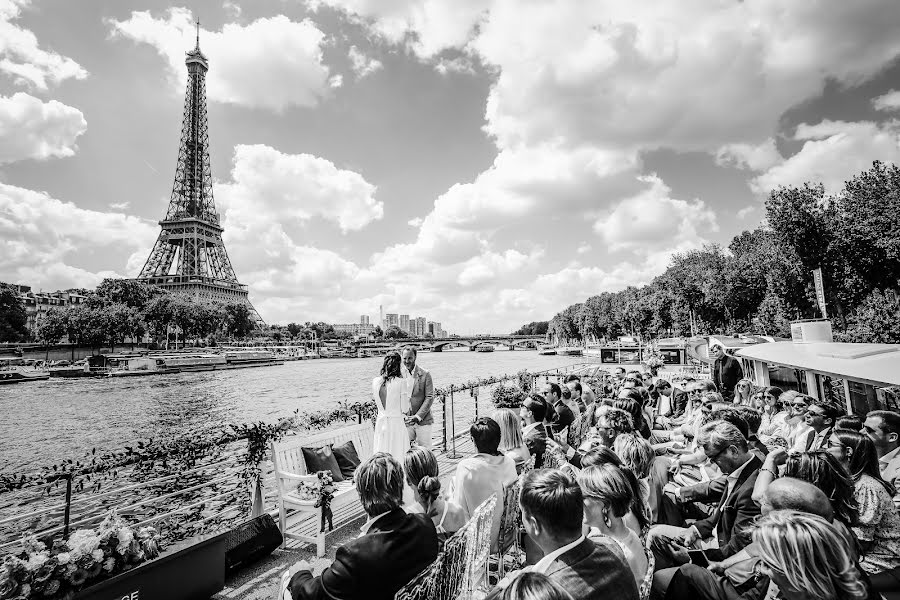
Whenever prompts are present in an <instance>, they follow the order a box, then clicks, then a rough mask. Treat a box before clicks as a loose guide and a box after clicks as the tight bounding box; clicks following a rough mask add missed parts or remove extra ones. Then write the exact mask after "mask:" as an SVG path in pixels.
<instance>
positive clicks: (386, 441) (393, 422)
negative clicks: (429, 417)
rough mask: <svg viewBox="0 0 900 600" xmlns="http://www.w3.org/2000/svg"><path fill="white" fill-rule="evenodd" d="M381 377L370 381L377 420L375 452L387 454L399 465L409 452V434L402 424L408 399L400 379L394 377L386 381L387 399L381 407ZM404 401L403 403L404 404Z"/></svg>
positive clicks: (407, 406)
mask: <svg viewBox="0 0 900 600" xmlns="http://www.w3.org/2000/svg"><path fill="white" fill-rule="evenodd" d="M381 382H382V378H381V377H376V378H375V379H373V380H372V398H373V399H374V400H375V406H377V407H378V418H377V419H376V420H375V445H374V451H375V452H387V453H388V454H390V455H392V456H393V457H394V458H396V459H397V460H398V461H399V462H400V464H401V465H402V464H403V459H404V457H405V456H406V451H407V450H409V433H408V432H407V431H406V423H404V422H403V413H404V411H405V410H409V397H408V396H407V397H406V398H404V396H406V394H405V393H404V392H406V387H405V386H404V383H403V378H402V377H394V378H392V379H389V380H388V381H387V385H386V387H387V397H386V398H385V403H384V406H382V405H381V396H380V393H379V392H380V391H381ZM404 400H405V402H404Z"/></svg>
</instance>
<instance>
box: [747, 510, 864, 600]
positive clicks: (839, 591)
mask: <svg viewBox="0 0 900 600" xmlns="http://www.w3.org/2000/svg"><path fill="white" fill-rule="evenodd" d="M753 542H754V543H755V544H756V546H757V547H758V548H759V557H760V558H761V559H762V561H763V563H764V564H765V566H766V567H767V568H768V569H770V570H773V571H777V572H778V573H779V574H781V575H782V576H783V577H784V578H785V579H786V580H787V581H788V583H789V584H790V586H791V587H792V588H794V589H795V590H797V591H804V592H806V593H807V594H808V595H809V596H811V597H813V598H821V599H822V600H862V599H863V598H866V597H867V592H866V587H865V585H864V584H863V583H862V579H861V575H860V572H859V570H857V568H856V566H855V564H854V562H853V560H852V558H851V557H850V552H849V550H848V548H847V542H846V540H844V539H843V538H842V537H841V536H840V535H839V534H838V532H837V530H836V529H835V528H834V527H833V526H832V525H831V524H830V523H829V522H828V521H826V520H825V519H823V518H822V517H820V516H818V515H811V514H808V513H801V512H797V511H794V510H776V511H773V512H771V513H769V514H768V515H766V516H765V517H762V518H761V519H760V520H759V521H758V522H757V524H756V528H755V529H754V531H753Z"/></svg>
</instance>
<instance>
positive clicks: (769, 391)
mask: <svg viewBox="0 0 900 600" xmlns="http://www.w3.org/2000/svg"><path fill="white" fill-rule="evenodd" d="M783 393H784V390H782V389H781V388H780V387H778V386H777V385H770V386H769V387H767V388H766V389H765V390H764V391H763V396H764V397H763V403H764V404H765V403H766V399H765V396H772V414H773V415H774V414H777V413H779V412H781V411H782V410H783V409H784V403H783V402H782V401H781V394H783Z"/></svg>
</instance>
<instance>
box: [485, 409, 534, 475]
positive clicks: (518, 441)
mask: <svg viewBox="0 0 900 600" xmlns="http://www.w3.org/2000/svg"><path fill="white" fill-rule="evenodd" d="M491 418H492V419H494V420H495V421H497V424H498V425H499V426H500V452H502V453H503V454H505V455H507V456H508V457H510V458H511V459H513V462H514V463H516V470H517V471H521V470H522V466H523V465H524V464H525V463H526V462H528V460H529V459H530V458H531V452H529V451H528V446H526V445H525V440H524V439H522V425H521V419H519V415H517V414H516V413H515V412H514V411H513V410H512V409H510V408H500V409H497V410H495V411H494V414H493V415H491Z"/></svg>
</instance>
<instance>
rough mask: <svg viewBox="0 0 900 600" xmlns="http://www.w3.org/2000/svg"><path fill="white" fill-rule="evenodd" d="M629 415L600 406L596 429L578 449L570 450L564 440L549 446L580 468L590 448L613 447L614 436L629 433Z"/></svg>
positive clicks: (622, 411)
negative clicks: (555, 448)
mask: <svg viewBox="0 0 900 600" xmlns="http://www.w3.org/2000/svg"><path fill="white" fill-rule="evenodd" d="M631 423H632V421H631V415H629V414H628V413H627V412H625V411H624V410H621V409H619V408H612V407H610V406H601V407H600V408H599V409H598V410H597V427H596V428H595V433H594V435H592V436H591V437H589V438H588V439H587V440H586V441H585V442H584V443H583V444H582V445H581V447H579V448H577V449H576V448H572V447H571V446H569V445H568V444H566V443H565V441H564V440H560V441H559V442H550V444H551V445H553V444H556V445H557V446H558V447H559V450H560V452H562V453H563V454H565V455H566V458H567V459H568V460H569V462H571V463H572V464H573V465H575V466H576V467H579V468H580V467H581V466H582V458H583V456H584V455H585V453H587V452H588V451H589V450H590V449H591V448H593V447H594V446H596V445H602V446H606V447H607V448H612V447H613V442H614V441H615V439H616V436H618V435H621V434H623V433H631V432H632V431H633V429H632V426H631Z"/></svg>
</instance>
